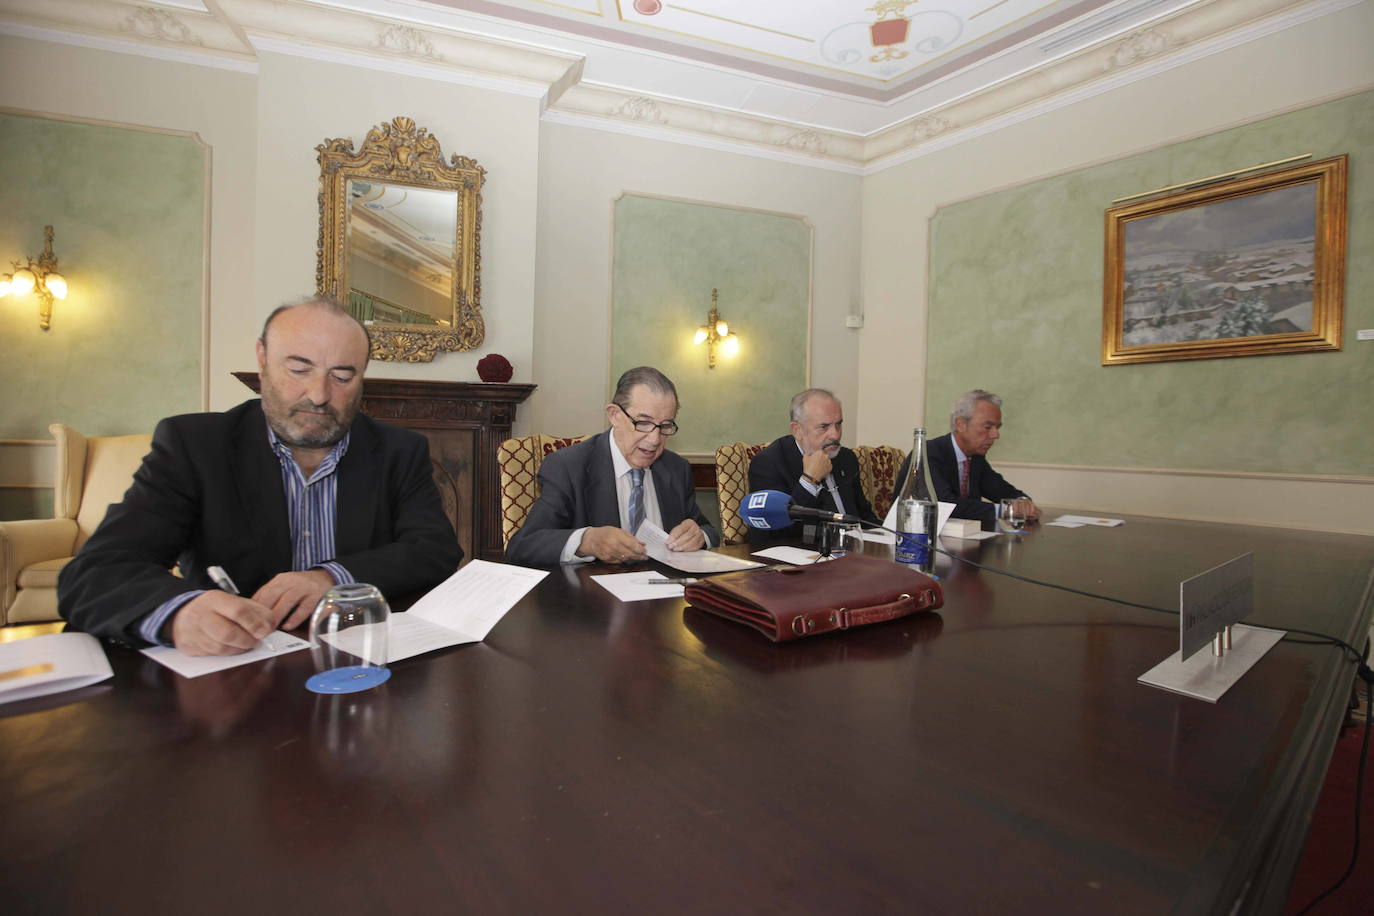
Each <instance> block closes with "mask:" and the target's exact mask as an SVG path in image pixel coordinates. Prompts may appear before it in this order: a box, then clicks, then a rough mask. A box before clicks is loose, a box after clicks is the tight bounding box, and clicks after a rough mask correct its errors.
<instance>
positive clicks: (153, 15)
mask: <svg viewBox="0 0 1374 916" xmlns="http://www.w3.org/2000/svg"><path fill="white" fill-rule="evenodd" d="M0 22H3V23H5V24H6V25H9V26H13V25H19V26H30V27H33V28H40V29H50V30H54V31H61V32H70V33H73V34H76V35H86V36H89V37H95V38H106V39H116V40H120V41H124V42H128V43H130V44H133V45H146V46H148V47H161V48H164V49H179V50H182V51H186V52H192V53H194V52H197V51H201V52H203V53H207V54H222V55H228V56H237V57H238V59H240V60H252V49H251V48H248V47H246V46H245V45H244V43H243V41H242V40H241V39H240V38H239V36H238V35H237V34H235V32H234V29H233V28H232V26H231V25H230V24H229V23H228V22H226V21H225V20H224V19H223V18H221V17H219V16H216V15H214V14H212V13H208V12H198V11H196V10H188V9H176V8H172V9H169V8H167V7H162V6H149V5H146V4H142V5H140V4H137V3H126V2H123V0H0ZM66 43H68V44H72V43H74V42H71V41H68V42H66Z"/></svg>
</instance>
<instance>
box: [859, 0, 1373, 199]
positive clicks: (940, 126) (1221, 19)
mask: <svg viewBox="0 0 1374 916" xmlns="http://www.w3.org/2000/svg"><path fill="white" fill-rule="evenodd" d="M1366 2H1369V0H1314V2H1307V0H1299V2H1296V3H1295V2H1291V0H1268V3H1267V5H1268V6H1270V7H1287V9H1283V10H1280V11H1279V12H1278V13H1276V14H1274V15H1270V16H1267V17H1265V18H1263V19H1261V20H1259V21H1254V18H1253V17H1245V16H1243V15H1241V14H1240V13H1239V11H1238V7H1237V5H1235V4H1231V5H1226V4H1214V5H1210V6H1207V7H1201V8H1194V9H1192V10H1189V11H1186V12H1184V13H1180V14H1178V15H1177V16H1175V17H1173V18H1172V19H1168V20H1165V21H1162V22H1160V23H1158V24H1156V25H1155V26H1152V27H1151V28H1149V29H1143V30H1140V31H1137V32H1133V33H1131V34H1130V35H1128V36H1126V37H1125V38H1117V39H1115V40H1113V41H1110V42H1107V43H1104V44H1102V45H1098V46H1095V47H1093V48H1091V49H1089V50H1087V51H1083V52H1080V53H1079V54H1076V55H1073V56H1071V57H1069V58H1066V59H1064V60H1061V61H1059V62H1058V63H1056V64H1053V65H1051V66H1049V67H1045V68H1042V69H1041V70H1038V71H1036V72H1035V73H1034V75H1033V76H1031V75H1026V78H1021V79H1016V80H1009V81H1007V82H1004V83H1001V84H999V85H997V86H993V87H990V88H988V89H986V90H983V91H982V92H979V93H975V94H973V95H970V96H968V97H966V98H963V99H960V100H959V101H957V102H954V103H952V104H950V105H946V106H943V107H941V108H937V109H934V110H933V111H931V112H928V113H926V114H923V115H921V116H919V117H917V118H913V119H911V120H909V121H907V122H905V123H902V124H898V125H896V126H894V127H891V128H888V129H886V130H884V131H880V132H878V133H876V134H872V135H870V136H869V137H867V138H866V144H865V151H864V152H865V156H864V161H865V163H866V168H865V174H874V173H876V172H880V171H883V170H884V169H888V168H892V167H893V166H896V165H900V164H902V163H904V162H910V161H911V160H913V159H918V158H920V157H922V156H926V155H929V154H931V153H935V152H938V151H940V150H943V149H948V148H949V147H951V146H954V145H956V144H958V143H963V142H965V141H967V140H972V139H974V138H976V137H980V136H984V135H986V134H989V133H993V132H995V131H998V130H1002V129H1003V128H1006V127H1010V126H1012V125H1014V124H1019V123H1021V122H1022V121H1026V120H1029V119H1031V118H1035V117H1038V116H1040V115H1043V114H1047V113H1049V112H1052V111H1056V110H1058V109H1060V108H1065V107H1067V106H1069V105H1073V104H1076V103H1078V102H1081V101H1084V100H1086V99H1090V98H1093V97H1095V96H1098V95H1102V94H1104V93H1108V92H1112V91H1114V90H1116V89H1120V88H1122V87H1124V86H1129V85H1131V84H1132V83H1136V82H1139V81H1141V80H1145V79H1149V78H1150V77H1153V76H1156V75H1158V74H1160V73H1164V72H1167V71H1169V70H1173V69H1175V68H1177V67H1181V66H1185V65H1187V64H1190V63H1192V62H1194V61H1197V60H1201V59H1203V58H1205V57H1208V56H1211V55H1213V54H1217V53H1220V52H1222V51H1226V50H1229V49H1231V48H1235V47H1239V46H1240V45H1243V44H1246V43H1248V42H1251V41H1254V40H1256V39H1259V38H1263V37H1265V36H1267V35H1272V34H1275V33H1277V32H1281V31H1283V30H1285V29H1289V28H1292V27H1294V26H1296V25H1301V24H1302V23H1304V22H1308V21H1311V20H1313V19H1317V18H1320V17H1322V16H1326V15H1329V14H1331V13H1335V12H1338V11H1340V10H1343V9H1346V8H1348V7H1352V6H1356V5H1358V4H1360V3H1366ZM1247 20H1248V21H1247ZM1238 23H1239V24H1238Z"/></svg>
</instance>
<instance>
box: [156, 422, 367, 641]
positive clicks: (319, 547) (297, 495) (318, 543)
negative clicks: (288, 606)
mask: <svg viewBox="0 0 1374 916" xmlns="http://www.w3.org/2000/svg"><path fill="white" fill-rule="evenodd" d="M351 436H352V433H344V437H343V438H342V439H340V440H339V441H338V442H336V443H335V444H334V447H333V448H331V449H330V450H329V454H327V455H325V457H324V461H321V462H320V466H319V467H317V468H316V469H315V473H313V474H311V475H310V479H309V480H306V478H305V472H303V471H302V470H301V466H300V465H299V464H297V463H296V459H295V456H293V455H292V454H291V447H290V446H288V445H287V444H286V443H284V442H282V441H281V440H280V439H278V438H277V434H276V432H274V431H273V429H272V427H271V425H270V424H269V425H268V427H267V443H268V445H269V446H270V447H271V449H272V453H273V454H274V455H276V456H277V461H278V462H280V464H281V484H282V489H283V491H284V492H285V493H286V515H287V520H288V521H289V523H290V526H291V569H292V570H302V569H317V568H318V569H323V570H325V571H326V572H328V573H329V574H330V575H331V576H333V577H334V582H335V583H336V584H339V585H347V584H349V583H351V582H353V581H355V580H354V579H353V576H352V575H351V574H350V573H349V572H348V570H346V569H344V568H343V567H342V566H341V565H339V564H338V563H337V562H335V560H334V534H335V530H336V523H337V521H338V512H337V509H338V493H339V475H338V474H337V473H335V471H336V470H337V469H338V466H339V462H340V461H341V460H342V459H343V456H344V454H345V453H346V452H347V451H348V442H349V438H350V437H351ZM204 591H205V589H196V590H194V591H189V592H182V593H181V594H180V595H177V596H176V597H175V598H171V599H169V600H167V601H164V602H163V603H162V604H161V605H159V606H158V608H157V609H156V610H154V611H152V612H151V613H150V614H148V616H146V617H144V618H143V622H142V623H141V624H139V628H138V629H139V635H140V636H142V637H143V638H144V639H146V640H147V641H148V642H150V643H153V644H154V645H164V646H169V645H171V641H170V640H164V639H163V638H162V636H161V632H162V627H163V625H164V624H165V623H166V622H167V619H168V618H169V617H171V616H172V614H174V613H175V612H176V611H177V609H179V608H180V607H181V606H182V605H183V604H186V603H187V602H188V601H190V600H191V599H192V598H194V597H195V596H196V595H199V594H201V593H202V592H204Z"/></svg>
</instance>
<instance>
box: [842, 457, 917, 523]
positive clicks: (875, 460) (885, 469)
mask: <svg viewBox="0 0 1374 916" xmlns="http://www.w3.org/2000/svg"><path fill="white" fill-rule="evenodd" d="M854 454H855V456H856V457H857V458H858V459H859V482H860V484H862V486H863V488H864V495H865V496H867V497H868V501H869V502H870V503H872V504H873V512H874V513H875V514H876V515H877V516H878V519H879V521H881V520H882V519H884V518H886V517H887V510H888V509H890V508H892V501H893V500H895V499H896V498H897V488H898V487H900V486H901V485H902V482H901V481H900V480H898V479H897V472H898V471H900V470H901V469H902V461H903V460H905V459H906V452H905V451H903V450H902V449H899V448H897V447H896V446H893V445H860V446H859V447H858V448H856V449H854Z"/></svg>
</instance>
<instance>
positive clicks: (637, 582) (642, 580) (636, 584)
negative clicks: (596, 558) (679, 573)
mask: <svg viewBox="0 0 1374 916" xmlns="http://www.w3.org/2000/svg"><path fill="white" fill-rule="evenodd" d="M662 578H663V574H662V573H656V572H628V573H609V574H607V575H604V576H592V581H593V582H595V583H596V584H597V585H599V586H601V587H602V588H604V589H605V590H606V591H608V592H610V593H611V594H612V595H615V596H616V597H617V598H619V599H620V600H621V601H650V600H653V599H655V598H681V597H682V586H681V585H677V584H675V583H670V584H668V585H650V584H649V581H650V580H651V579H662Z"/></svg>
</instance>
